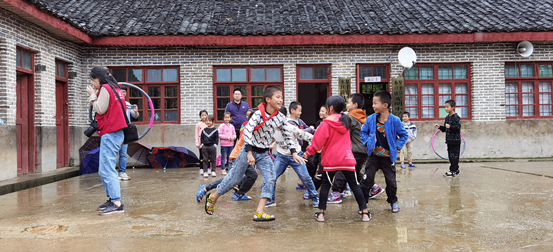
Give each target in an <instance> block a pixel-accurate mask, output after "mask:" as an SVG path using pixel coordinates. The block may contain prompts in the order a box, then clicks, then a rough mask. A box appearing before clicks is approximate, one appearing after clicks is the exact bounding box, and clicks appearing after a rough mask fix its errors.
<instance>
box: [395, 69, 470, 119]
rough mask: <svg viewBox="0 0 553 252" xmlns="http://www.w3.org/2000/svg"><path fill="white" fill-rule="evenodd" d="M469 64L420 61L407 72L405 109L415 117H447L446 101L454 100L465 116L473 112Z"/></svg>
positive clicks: (458, 110) (458, 112)
mask: <svg viewBox="0 0 553 252" xmlns="http://www.w3.org/2000/svg"><path fill="white" fill-rule="evenodd" d="M469 73H470V66H469V64H451V65H450V64H447V65H446V64H443V65H442V64H439V65H433V64H417V66H414V67H412V68H410V69H406V70H405V72H404V78H405V110H406V111H407V112H409V113H410V114H411V118H413V119H415V120H437V119H440V118H445V117H446V116H447V113H446V112H445V107H444V105H445V101H447V100H454V101H455V103H456V109H455V112H456V113H457V114H458V115H459V116H460V117H461V118H468V119H470V118H471V114H470V112H471V111H470V107H471V106H470V98H471V97H470V75H469Z"/></svg>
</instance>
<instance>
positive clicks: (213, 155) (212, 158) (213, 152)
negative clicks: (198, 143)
mask: <svg viewBox="0 0 553 252" xmlns="http://www.w3.org/2000/svg"><path fill="white" fill-rule="evenodd" d="M209 162H210V163H211V171H212V172H215V169H216V167H217V147H215V146H209Z"/></svg>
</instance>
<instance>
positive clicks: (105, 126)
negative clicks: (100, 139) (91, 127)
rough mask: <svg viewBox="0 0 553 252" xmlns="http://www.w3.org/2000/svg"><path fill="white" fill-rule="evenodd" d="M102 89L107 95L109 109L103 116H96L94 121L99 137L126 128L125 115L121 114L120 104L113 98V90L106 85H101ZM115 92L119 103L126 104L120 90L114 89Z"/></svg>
mask: <svg viewBox="0 0 553 252" xmlns="http://www.w3.org/2000/svg"><path fill="white" fill-rule="evenodd" d="M102 87H104V88H105V89H106V90H107V91H108V93H109V107H108V110H107V111H106V113H104V114H103V115H100V114H96V121H97V122H98V130H99V131H100V136H102V135H105V134H108V133H111V132H115V131H118V130H120V129H122V128H126V127H127V122H126V121H125V114H123V109H121V103H120V102H119V100H118V99H117V97H115V93H113V90H112V89H111V87H110V86H109V85H107V84H104V85H102ZM100 90H101V89H100ZM115 90H116V91H117V92H118V93H119V97H121V101H122V102H123V104H126V103H125V99H124V98H123V96H122V95H121V89H119V88H116V89H115ZM99 95H100V91H98V96H99Z"/></svg>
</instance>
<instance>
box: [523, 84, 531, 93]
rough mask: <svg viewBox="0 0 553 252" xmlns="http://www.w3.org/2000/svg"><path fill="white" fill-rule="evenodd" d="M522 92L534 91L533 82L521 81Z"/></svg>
mask: <svg viewBox="0 0 553 252" xmlns="http://www.w3.org/2000/svg"><path fill="white" fill-rule="evenodd" d="M522 92H523V93H529V92H534V82H523V83H522Z"/></svg>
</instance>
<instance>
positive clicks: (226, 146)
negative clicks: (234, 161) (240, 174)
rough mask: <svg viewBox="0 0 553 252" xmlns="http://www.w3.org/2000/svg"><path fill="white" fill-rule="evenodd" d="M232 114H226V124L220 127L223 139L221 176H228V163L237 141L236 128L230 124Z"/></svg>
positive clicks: (224, 117) (224, 118)
mask: <svg viewBox="0 0 553 252" xmlns="http://www.w3.org/2000/svg"><path fill="white" fill-rule="evenodd" d="M230 119H231V114H230V113H229V112H225V114H224V116H223V121H224V123H223V124H221V125H220V126H219V138H220V139H221V174H223V175H226V174H227V170H226V169H225V168H226V167H229V166H226V163H227V162H228V160H229V156H230V152H231V151H232V147H233V145H234V140H235V139H236V131H235V130H234V126H233V125H232V124H230Z"/></svg>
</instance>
